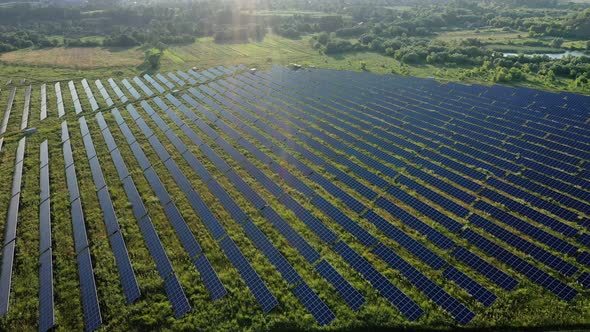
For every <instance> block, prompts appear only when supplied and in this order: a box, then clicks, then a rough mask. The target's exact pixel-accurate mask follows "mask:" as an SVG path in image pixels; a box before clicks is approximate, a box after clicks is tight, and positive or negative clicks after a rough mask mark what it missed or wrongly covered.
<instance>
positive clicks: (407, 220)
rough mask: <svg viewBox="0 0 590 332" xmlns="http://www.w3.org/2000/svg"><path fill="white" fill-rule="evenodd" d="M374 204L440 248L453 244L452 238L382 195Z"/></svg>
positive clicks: (446, 247)
mask: <svg viewBox="0 0 590 332" xmlns="http://www.w3.org/2000/svg"><path fill="white" fill-rule="evenodd" d="M375 205H376V206H378V207H380V208H382V209H383V210H385V211H387V212H388V213H390V214H391V215H392V216H394V217H395V218H397V219H399V220H401V221H402V222H403V223H404V224H406V225H408V226H410V227H412V228H413V229H415V230H417V231H418V232H420V233H422V234H424V235H425V236H426V237H428V239H429V240H430V241H432V242H433V243H434V244H436V245H437V246H439V247H440V248H443V249H449V248H451V247H452V246H453V245H454V242H453V240H451V239H449V238H448V237H447V236H445V235H443V234H441V233H440V232H439V231H437V230H436V229H434V228H432V227H431V226H430V225H428V224H426V223H424V222H423V221H421V220H420V219H418V218H416V217H415V216H413V215H411V214H410V213H408V212H407V211H405V210H403V209H402V208H400V207H399V206H397V205H395V204H394V203H392V202H391V201H389V200H387V199H385V198H383V197H379V198H378V199H377V200H376V201H375Z"/></svg>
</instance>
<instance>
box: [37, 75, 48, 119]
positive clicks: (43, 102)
mask: <svg viewBox="0 0 590 332" xmlns="http://www.w3.org/2000/svg"><path fill="white" fill-rule="evenodd" d="M46 118H47V85H46V84H42V85H41V112H40V115H39V119H40V120H41V121H42V120H45V119H46Z"/></svg>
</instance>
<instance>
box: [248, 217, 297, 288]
mask: <svg viewBox="0 0 590 332" xmlns="http://www.w3.org/2000/svg"><path fill="white" fill-rule="evenodd" d="M242 227H243V228H244V231H245V232H246V234H247V235H248V238H250V240H252V242H253V243H254V244H255V245H256V247H258V249H259V250H260V251H262V253H263V254H264V256H266V258H267V259H268V260H269V261H270V262H271V264H273V265H274V266H275V268H276V269H277V270H278V271H279V272H280V273H281V275H282V276H283V278H284V279H285V280H286V281H287V283H288V284H289V285H293V284H295V283H297V282H299V281H300V280H301V276H300V275H299V274H298V273H297V272H296V271H295V269H294V268H293V266H291V264H290V263H289V261H287V259H285V257H284V256H283V255H282V254H281V253H280V252H279V251H278V250H277V249H276V248H275V247H274V246H273V245H272V243H271V242H270V241H269V240H268V238H267V237H266V235H264V233H262V231H261V230H260V229H259V228H258V227H257V226H256V225H255V224H254V223H253V222H252V221H251V220H248V221H246V222H245V223H244V224H243V225H242Z"/></svg>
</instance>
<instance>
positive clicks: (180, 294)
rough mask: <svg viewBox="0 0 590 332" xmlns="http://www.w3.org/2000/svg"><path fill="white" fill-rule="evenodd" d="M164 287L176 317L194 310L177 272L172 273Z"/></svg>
mask: <svg viewBox="0 0 590 332" xmlns="http://www.w3.org/2000/svg"><path fill="white" fill-rule="evenodd" d="M164 289H165V290H166V295H168V299H170V303H171V304H172V310H174V316H175V317H176V319H179V318H181V317H182V316H184V315H185V314H187V313H188V312H190V311H191V310H192V308H191V305H190V304H189V303H188V299H187V298H186V295H185V294H184V290H183V289H182V286H181V285H180V282H179V281H178V278H177V277H176V275H175V274H173V275H171V276H170V277H169V278H167V279H166V280H165V281H164Z"/></svg>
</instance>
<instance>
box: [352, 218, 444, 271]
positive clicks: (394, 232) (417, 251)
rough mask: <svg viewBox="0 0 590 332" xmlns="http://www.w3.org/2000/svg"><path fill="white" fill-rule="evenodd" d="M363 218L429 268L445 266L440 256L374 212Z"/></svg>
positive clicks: (437, 268)
mask: <svg viewBox="0 0 590 332" xmlns="http://www.w3.org/2000/svg"><path fill="white" fill-rule="evenodd" d="M363 217H364V218H366V219H367V220H368V221H369V222H371V223H372V224H373V225H375V226H376V227H377V228H378V229H379V230H381V231H382V232H383V233H384V234H385V235H387V237H389V238H390V239H392V240H394V241H396V242H397V243H399V244H400V245H401V246H402V247H404V248H405V249H406V250H408V251H409V252H411V253H412V254H414V255H415V256H416V257H418V258H419V259H420V260H421V261H423V262H424V263H426V264H428V266H430V267H431V268H433V269H435V270H439V269H441V268H443V267H444V266H445V265H446V264H447V262H446V261H445V260H444V259H442V258H441V257H440V256H438V255H437V254H435V253H434V252H432V251H431V250H430V249H428V248H427V247H425V246H424V245H423V244H421V243H420V242H418V241H416V240H415V239H413V238H412V237H410V236H409V235H408V234H406V233H404V232H403V231H402V230H400V229H399V228H397V227H395V226H394V225H393V224H391V223H389V222H388V221H387V220H385V219H383V217H381V216H379V215H378V214H377V213H375V212H374V211H372V210H369V211H367V212H365V213H364V215H363Z"/></svg>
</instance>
